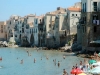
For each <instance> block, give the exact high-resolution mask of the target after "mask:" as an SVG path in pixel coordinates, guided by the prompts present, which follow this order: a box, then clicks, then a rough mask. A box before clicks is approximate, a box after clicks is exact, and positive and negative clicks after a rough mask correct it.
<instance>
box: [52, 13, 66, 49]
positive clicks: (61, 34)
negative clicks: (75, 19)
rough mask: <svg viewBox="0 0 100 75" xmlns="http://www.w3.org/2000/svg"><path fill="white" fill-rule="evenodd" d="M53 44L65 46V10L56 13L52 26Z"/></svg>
mask: <svg viewBox="0 0 100 75" xmlns="http://www.w3.org/2000/svg"><path fill="white" fill-rule="evenodd" d="M54 39H55V46H56V47H61V46H65V44H66V43H67V16H66V12H63V13H60V14H57V15H56V18H55V26H54Z"/></svg>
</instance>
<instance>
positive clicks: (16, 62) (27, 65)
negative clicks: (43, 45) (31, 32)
mask: <svg viewBox="0 0 100 75" xmlns="http://www.w3.org/2000/svg"><path fill="white" fill-rule="evenodd" d="M27 51H28V52H29V55H28V53H27ZM63 56H66V58H65V59H63ZM0 57H2V61H0V75H62V73H63V69H66V71H67V72H68V73H69V75H70V71H71V69H72V66H73V65H75V64H76V63H77V64H78V63H79V61H80V60H82V58H80V57H76V56H73V55H71V54H68V53H66V52H59V51H52V50H38V51H37V50H35V49H33V48H0ZM47 58H48V59H47ZM34 59H35V60H36V61H35V63H34ZM55 59H56V63H55V62H54V61H53V60H55ZM21 60H23V63H22V64H21ZM58 61H59V62H60V66H59V67H58V65H57V63H58Z"/></svg>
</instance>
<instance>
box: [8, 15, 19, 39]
mask: <svg viewBox="0 0 100 75" xmlns="http://www.w3.org/2000/svg"><path fill="white" fill-rule="evenodd" d="M20 24H21V21H20V16H17V15H12V16H11V17H10V19H9V20H8V21H7V41H9V40H10V38H11V37H14V40H15V41H18V39H19V38H18V37H19V31H18V30H19V26H20ZM13 33H14V35H13Z"/></svg>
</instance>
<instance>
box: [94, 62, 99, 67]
mask: <svg viewBox="0 0 100 75" xmlns="http://www.w3.org/2000/svg"><path fill="white" fill-rule="evenodd" d="M92 65H95V66H100V62H97V63H93V64H92Z"/></svg>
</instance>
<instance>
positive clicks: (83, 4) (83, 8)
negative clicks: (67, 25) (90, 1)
mask: <svg viewBox="0 0 100 75" xmlns="http://www.w3.org/2000/svg"><path fill="white" fill-rule="evenodd" d="M83 12H84V4H83Z"/></svg>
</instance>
